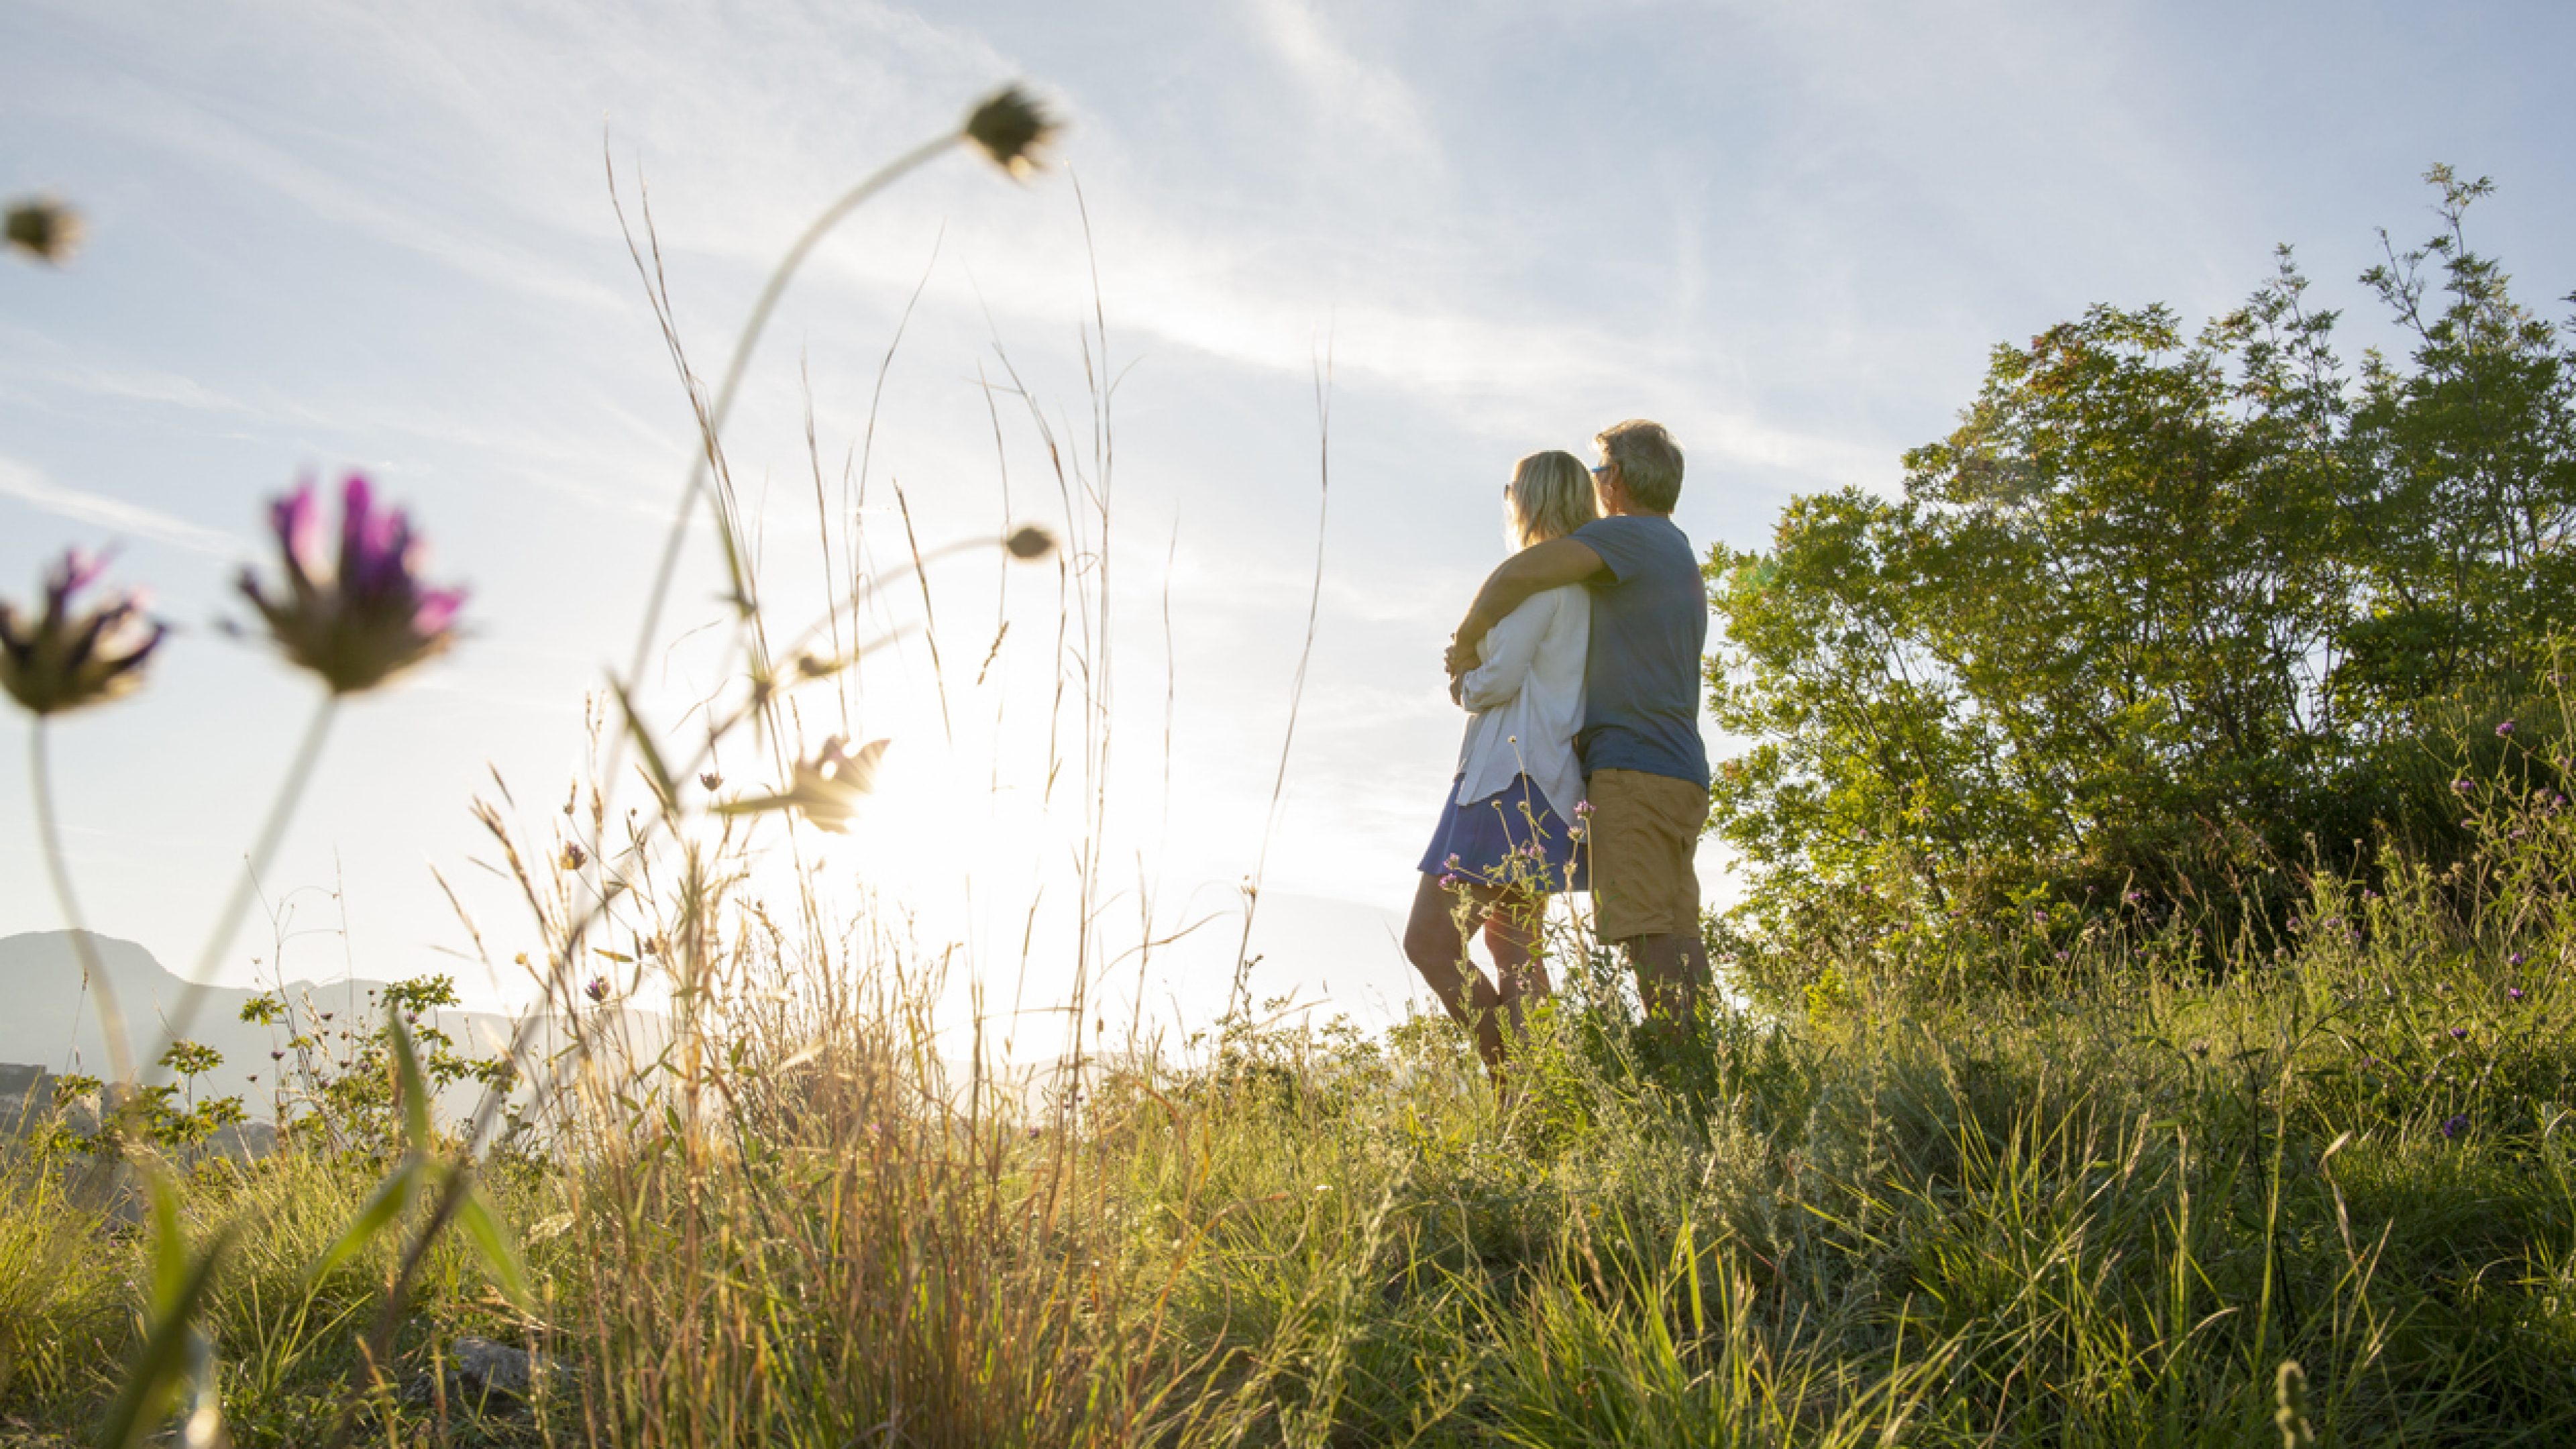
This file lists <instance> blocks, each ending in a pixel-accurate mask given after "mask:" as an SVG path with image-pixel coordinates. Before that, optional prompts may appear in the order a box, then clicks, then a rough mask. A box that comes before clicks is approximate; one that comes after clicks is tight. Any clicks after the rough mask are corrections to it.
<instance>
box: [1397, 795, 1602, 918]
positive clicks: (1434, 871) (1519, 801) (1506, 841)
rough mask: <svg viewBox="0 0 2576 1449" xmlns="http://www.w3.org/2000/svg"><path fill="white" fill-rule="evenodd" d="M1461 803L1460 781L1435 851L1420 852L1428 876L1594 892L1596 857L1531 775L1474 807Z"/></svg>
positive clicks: (1445, 809) (1436, 833)
mask: <svg viewBox="0 0 2576 1449" xmlns="http://www.w3.org/2000/svg"><path fill="white" fill-rule="evenodd" d="M1458 778H1459V779H1464V778H1465V776H1463V775H1461V776H1459V777H1458ZM1457 798H1458V780H1455V779H1453V780H1451V781H1450V782H1449V794H1448V795H1447V796H1446V797H1445V801H1444V803H1443V805H1442V807H1441V810H1440V824H1439V826H1438V828H1436V829H1434V830H1433V831H1432V832H1431V846H1430V848H1429V849H1427V850H1425V851H1423V852H1422V866H1421V870H1422V873H1423V874H1424V875H1435V876H1452V875H1454V876H1456V877H1458V879H1459V880H1460V881H1462V882H1481V883H1483V884H1486V885H1511V884H1521V885H1530V886H1537V887H1539V888H1541V889H1544V890H1547V891H1549V892H1556V891H1579V890H1589V889H1591V875H1592V872H1591V870H1590V868H1589V867H1590V858H1591V855H1592V852H1591V851H1590V850H1589V849H1588V848H1586V846H1585V843H1584V842H1583V841H1581V840H1578V839H1576V838H1575V834H1574V831H1573V830H1572V829H1571V828H1570V827H1569V826H1567V824H1566V823H1565V821H1563V820H1562V819H1560V818H1558V816H1557V813H1556V812H1555V811H1554V810H1552V809H1550V808H1549V807H1548V803H1547V796H1546V795H1545V794H1543V793H1541V792H1540V790H1539V788H1538V786H1536V785H1534V784H1532V783H1530V777H1529V776H1527V775H1516V776H1514V777H1512V783H1511V784H1509V785H1506V786H1504V787H1503V790H1502V792H1501V793H1500V794H1497V795H1489V796H1487V797H1485V798H1484V799H1482V800H1479V801H1477V802H1476V803H1475V804H1473V805H1460V804H1456V803H1454V802H1455V801H1456V800H1457Z"/></svg>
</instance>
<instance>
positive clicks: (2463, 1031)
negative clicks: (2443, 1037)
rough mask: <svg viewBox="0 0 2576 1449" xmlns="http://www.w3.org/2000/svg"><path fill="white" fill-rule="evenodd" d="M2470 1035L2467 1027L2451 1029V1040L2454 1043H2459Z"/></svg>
mask: <svg viewBox="0 0 2576 1449" xmlns="http://www.w3.org/2000/svg"><path fill="white" fill-rule="evenodd" d="M2468 1034H2469V1029H2468V1028H2467V1027H2465V1026H2455V1027H2452V1028H2451V1040H2453V1041H2458V1040H2460V1039H2461V1038H2463V1037H2465V1036H2467V1035H2468Z"/></svg>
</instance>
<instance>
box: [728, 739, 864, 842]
mask: <svg viewBox="0 0 2576 1449" xmlns="http://www.w3.org/2000/svg"><path fill="white" fill-rule="evenodd" d="M892 743H893V741H891V740H870V741H869V742H868V743H866V744H864V745H861V746H859V748H858V751H857V753H855V754H853V753H851V752H850V751H849V749H848V744H849V742H848V741H847V740H845V739H843V738H842V737H841V736H839V735H834V736H832V737H831V738H830V739H828V740H825V741H824V742H823V748H821V749H820V750H817V751H816V752H815V753H814V758H812V759H810V760H799V761H797V762H796V777H795V779H794V780H792V781H791V782H789V784H788V786H787V788H786V789H785V790H783V791H781V792H779V793H778V794H775V795H763V796H761V797H759V798H758V799H754V800H728V801H726V802H725V803H724V804H721V805H718V806H717V807H715V808H716V812H717V813H718V814H720V815H753V814H758V813H760V812H763V811H768V810H793V811H795V812H796V813H797V814H799V815H802V816H804V817H805V818H806V819H807V820H808V821H810V822H812V823H813V824H814V825H815V826H816V827H817V828H818V829H823V830H828V831H831V832H832V833H833V834H835V835H843V834H847V833H848V831H849V828H850V819H851V817H852V816H854V815H856V814H858V810H859V804H860V801H861V798H862V797H864V796H867V795H872V794H875V793H876V787H877V767H878V764H879V763H880V762H881V761H883V760H884V759H885V752H886V746H887V745H889V744H892Z"/></svg>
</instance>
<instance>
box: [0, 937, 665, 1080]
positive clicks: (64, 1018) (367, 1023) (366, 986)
mask: <svg viewBox="0 0 2576 1449" xmlns="http://www.w3.org/2000/svg"><path fill="white" fill-rule="evenodd" d="M90 940H91V941H92V942H94V943H95V945H96V949H97V954H98V958H99V966H100V969H101V972H102V974H104V975H105V976H106V977H107V980H108V983H109V985H111V986H112V987H114V988H115V991H116V995H117V1000H118V1004H119V1005H120V1006H122V1007H123V1009H124V1012H125V1018H126V1030H127V1033H128V1034H129V1035H130V1036H131V1037H132V1039H133V1047H134V1051H135V1053H136V1055H137V1056H138V1057H147V1056H148V1055H149V1054H151V1053H152V1052H153V1051H154V1050H155V1048H156V1047H157V1045H158V1044H159V1043H160V1041H161V1038H162V1034H163V1031H164V1028H165V1026H166V1025H167V1023H168V1022H169V1021H170V1020H171V1016H172V1013H174V1012H176V1011H177V1010H178V1009H179V1006H180V1001H181V998H182V997H183V996H184V995H185V994H186V993H187V990H188V986H187V983H186V982H184V981H182V980H180V978H178V977H177V976H175V975H172V974H171V973H170V972H169V971H167V970H164V969H163V968H162V966H161V963H160V962H158V961H156V960H154V959H153V958H152V953H151V952H149V951H147V950H145V949H143V948H142V947H141V946H138V945H136V944H135V943H134V942H132V941H120V940H117V939H116V938H114V937H112V936H101V935H98V934H96V933H92V934H91V936H90ZM383 986H384V983H383V982H380V981H368V980H364V979H358V978H352V979H349V980H345V981H334V982H329V983H317V982H312V981H290V982H288V983H287V984H286V993H285V994H286V997H287V999H288V1000H289V1001H290V1002H293V1003H294V1004H295V1009H296V1011H297V1012H298V1013H299V1016H300V1015H301V1013H302V1012H303V1011H304V1010H305V1008H306V1005H307V1003H309V1004H310V1006H311V1008H312V1010H313V1011H314V1012H315V1013H316V1014H317V1015H318V1014H319V1013H322V1012H328V1013H330V1014H331V1017H332V1019H331V1020H330V1021H329V1022H327V1023H324V1022H313V1023H309V1024H306V1030H307V1031H312V1030H314V1029H315V1028H316V1027H318V1028H319V1029H320V1031H321V1032H323V1033H326V1034H327V1033H335V1032H337V1031H338V1030H340V1028H342V1027H344V1026H347V1027H351V1028H353V1029H355V1030H357V1031H359V1032H362V1033H363V1032H365V1031H367V1030H369V1029H371V1028H372V1027H373V1026H374V1025H375V1019H374V1013H375V1008H373V1007H371V1006H370V1004H369V1001H368V994H369V993H370V992H373V991H379V990H381V989H383ZM257 994H259V993H257V992H255V991H252V990H250V989H247V988H243V987H237V986H212V987H208V988H206V989H205V991H204V993H203V995H202V997H201V998H200V1000H199V1003H198V1006H197V1009H196V1012H195V1014H194V1016H193V1017H192V1018H191V1020H190V1021H189V1023H188V1025H187V1029H186V1031H185V1032H184V1033H183V1035H185V1036H186V1037H187V1039H188V1040H190V1041H194V1042H198V1043H201V1044H203V1045H205V1046H209V1047H212V1048H214V1049H215V1050H216V1051H218V1052H221V1053H222V1054H223V1058H224V1062H223V1065H222V1066H220V1067H218V1068H216V1069H215V1070H214V1071H213V1072H211V1073H209V1074H207V1075H206V1076H205V1077H202V1078H200V1079H199V1080H198V1083H197V1088H198V1092H199V1094H200V1095H203V1094H205V1093H206V1092H208V1091H212V1092H214V1093H216V1094H217V1095H223V1094H228V1093H240V1094H241V1096H242V1099H243V1103H244V1105H246V1106H248V1107H250V1108H252V1109H253V1110H254V1111H261V1110H263V1109H264V1108H265V1106H266V1104H267V1101H268V1089H269V1087H270V1086H271V1085H272V1084H274V1083H275V1082H276V1080H277V1076H276V1072H277V1065H278V1064H277V1063H276V1062H275V1061H273V1060H271V1059H270V1057H269V1053H270V1052H272V1051H275V1050H278V1049H280V1048H282V1047H283V1046H284V1045H285V1042H286V1039H287V1037H288V1036H289V1035H290V1034H291V1033H290V1031H289V1029H288V1028H287V1026H286V1025H284V1024H280V1025H278V1026H274V1027H269V1026H262V1025H260V1024H259V1023H257V1022H250V1021H243V1020H242V1019H241V1009H242V1006H243V1004H244V1003H245V1002H248V1001H249V1000H250V999H251V998H252V997H253V996H255V995H257ZM0 1002H5V1003H7V1007H6V1010H5V1011H0V1062H11V1063H23V1064H27V1065H32V1066H40V1067H44V1068H46V1069H48V1070H50V1071H52V1072H54V1073H56V1074H57V1075H59V1074H62V1073H64V1072H67V1071H79V1072H85V1073H87V1074H89V1075H91V1076H94V1077H101V1078H105V1077H109V1076H112V1075H113V1071H112V1069H111V1068H110V1066H109V1064H108V1056H107V1046H106V1037H105V1035H104V1033H103V1032H102V1031H101V1029H100V1019H99V1011H98V993H97V992H96V991H94V990H93V991H88V992H84V991H83V990H82V987H81V967H80V957H79V953H78V952H77V951H76V950H75V949H74V943H73V937H72V933H71V932H69V931H36V932H30V933H28V934H25V935H19V936H0ZM626 1015H627V1022H628V1024H629V1030H630V1031H632V1032H633V1033H634V1035H635V1036H636V1037H637V1038H639V1039H640V1040H641V1041H642V1042H647V1043H655V1042H658V1041H659V1039H660V1037H661V1033H662V1030H663V1028H664V1023H663V1021H662V1019H661V1018H660V1017H658V1016H654V1015H652V1014H651V1013H646V1012H632V1013H627V1014H626ZM429 1024H431V1025H435V1026H437V1027H438V1028H439V1029H440V1030H442V1031H444V1032H446V1033H447V1034H448V1035H449V1036H451V1037H453V1038H454V1039H455V1041H456V1047H457V1050H458V1051H460V1052H463V1053H465V1054H467V1055H469V1056H483V1055H490V1054H497V1053H499V1052H500V1051H502V1050H503V1049H504V1048H505V1047H506V1046H507V1045H508V1043H509V1040H510V1033H511V1031H512V1029H513V1026H514V1023H513V1022H512V1021H511V1019H510V1018H508V1017H506V1016H501V1015H499V1014H497V1013H493V1012H485V1011H439V1012H435V1013H433V1014H432V1018H431V1021H430V1023H429ZM559 1044H560V1037H559V1036H558V1035H557V1033H556V1031H555V1030H553V1029H552V1028H551V1024H549V1029H546V1030H542V1031H541V1032H540V1039H539V1041H538V1043H537V1049H538V1050H539V1051H540V1052H550V1051H551V1050H552V1049H554V1048H555V1047H556V1046H558V1045H559ZM655 1049H656V1047H655V1046H654V1045H650V1044H646V1045H643V1046H642V1050H644V1051H647V1052H649V1051H652V1050H655ZM140 1065H142V1066H143V1067H144V1068H145V1070H144V1071H143V1074H142V1075H143V1079H144V1080H145V1081H146V1082H159V1081H167V1080H169V1073H167V1072H165V1071H162V1070H160V1069H159V1068H158V1067H155V1066H153V1065H151V1064H150V1063H149V1062H148V1061H145V1062H142V1063H140ZM254 1075H256V1076H257V1077H258V1078H259V1082H258V1083H257V1084H256V1085H254V1084H252V1083H251V1082H249V1081H248V1080H247V1078H249V1077H251V1076H254ZM444 1095H445V1096H446V1098H447V1099H448V1102H447V1105H448V1107H449V1109H450V1110H453V1111H463V1110H466V1109H467V1108H468V1107H469V1106H470V1104H471V1102H472V1100H473V1097H472V1093H471V1092H468V1091H464V1090H462V1089H451V1090H450V1091H449V1092H447V1093H446V1094H444Z"/></svg>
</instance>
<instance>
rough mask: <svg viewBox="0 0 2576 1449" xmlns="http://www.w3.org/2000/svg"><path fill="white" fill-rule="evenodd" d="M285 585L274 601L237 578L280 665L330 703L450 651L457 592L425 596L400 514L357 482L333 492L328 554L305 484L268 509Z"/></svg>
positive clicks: (250, 580) (251, 577)
mask: <svg viewBox="0 0 2576 1449" xmlns="http://www.w3.org/2000/svg"><path fill="white" fill-rule="evenodd" d="M268 519H269V531H270V532H271V533H272V534H274V535H275V536H276V539H277V545H278V557H279V561H280V563H281V564H282V566H283V568H282V571H283V573H284V576H285V577H284V580H283V584H282V586H279V587H275V588H274V590H273V592H272V590H269V589H263V588H262V587H261V585H260V581H259V579H258V577H257V576H256V575H255V574H253V573H252V572H251V571H250V570H248V569H244V570H243V571H242V575H241V580H240V584H239V587H240V589H241V592H242V595H243V597H245V598H247V599H249V600H250V602H251V605H252V607H254V608H256V609H258V610H259V612H260V617H261V618H262V619H263V620H264V621H266V623H267V625H268V632H269V637H271V638H273V639H275V640H276V641H277V645H278V647H279V648H280V649H282V650H284V651H285V653H286V657H287V658H289V659H291V660H293V661H294V662H295V663H297V664H300V665H302V666H303V667H305V668H306V669H310V670H312V671H313V672H314V673H316V674H318V675H320V676H322V680H323V682H324V683H325V684H328V685H329V686H330V687H331V692H332V693H334V694H356V693H359V692H361V691H363V690H369V689H373V688H375V687H376V686H377V685H379V684H382V683H384V682H385V681H386V680H388V679H390V678H392V677H393V676H394V675H396V674H399V673H401V672H402V671H403V670H405V669H408V668H410V667H411V666H413V665H415V664H418V663H420V662H421V661H422V660H424V659H428V658H430V657H431V656H433V655H435V654H438V653H440V652H442V651H443V650H445V649H446V648H447V646H448V645H450V644H452V643H454V642H455V628H456V614H457V611H458V610H459V609H460V608H462V607H463V606H464V603H465V591H464V590H463V589H437V588H431V587H429V586H428V585H427V584H426V583H425V582H424V581H423V580H422V579H421V577H420V572H419V571H420V568H421V565H422V563H423V561H424V560H423V547H422V545H421V542H420V540H418V539H417V538H415V537H413V535H412V531H411V521H410V519H409V518H407V517H406V516H405V515H404V514H403V512H402V510H401V509H398V508H388V507H383V506H381V505H379V504H378V503H377V501H376V497H375V490H374V489H373V488H372V487H371V486H369V484H368V482H367V480H366V478H365V476H364V475H362V474H358V473H352V474H350V475H349V476H348V478H347V479H346V480H345V481H344V482H343V483H342V484H341V486H340V539H339V553H338V556H337V557H336V558H334V557H332V556H331V555H330V553H329V548H328V542H327V534H326V532H325V528H324V523H323V518H322V507H321V504H320V503H319V502H318V501H317V500H316V499H315V497H314V490H313V485H312V484H311V483H309V482H308V483H305V484H303V485H301V486H299V487H298V488H297V489H296V490H295V491H294V492H293V493H290V494H288V495H286V496H285V497H283V498H280V499H278V500H276V501H275V502H274V503H272V504H270V505H269V513H268Z"/></svg>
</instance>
